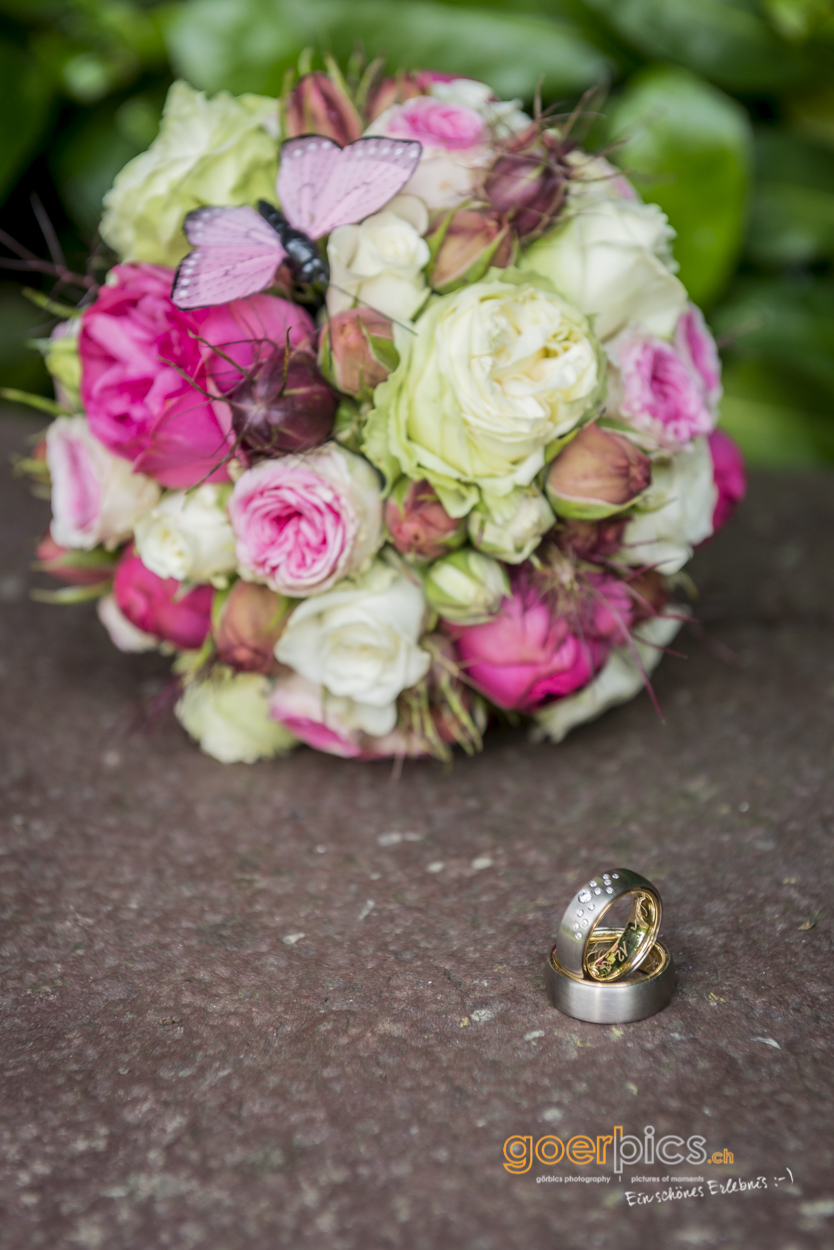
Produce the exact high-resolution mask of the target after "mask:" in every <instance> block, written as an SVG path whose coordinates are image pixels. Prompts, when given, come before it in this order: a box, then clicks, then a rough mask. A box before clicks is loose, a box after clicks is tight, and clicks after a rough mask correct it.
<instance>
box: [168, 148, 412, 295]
mask: <svg viewBox="0 0 834 1250" xmlns="http://www.w3.org/2000/svg"><path fill="white" fill-rule="evenodd" d="M421 152H422V148H421V146H420V144H419V143H414V142H412V141H411V140H405V139H403V140H400V139H387V138H383V137H381V136H378V135H371V136H368V137H367V138H364V139H357V140H356V142H355V143H350V144H348V146H347V147H345V148H340V147H339V145H338V143H334V142H333V140H332V139H325V138H322V136H321V135H302V136H301V137H300V138H298V139H288V140H287V141H286V143H284V144H283V146H282V148H281V164H280V167H279V170H278V181H277V184H276V189H277V192H278V199H279V200H280V202H281V206H282V210H283V211H279V210H278V209H277V208H273V207H272V205H271V204H267V203H266V202H265V201H263V200H262V201H260V202H259V204H258V209H259V211H256V210H255V209H254V208H248V207H244V208H214V207H206V208H197V209H195V210H194V211H193V212H191V213H189V214H188V216H187V217H186V219H185V225H184V229H185V233H186V236H187V238H188V241H189V243H191V244H192V245H193V250H192V251H191V252H190V253H189V254H188V256H186V258H185V260H184V261H183V262H182V264H181V265H180V267H179V269H178V270H177V274H176V277H175V278H174V286H173V290H172V293H171V298H172V299H173V301H174V303H175V304H176V305H177V307H178V308H184V309H188V308H200V307H203V306H204V305H207V304H225V303H228V302H229V301H230V300H234V299H243V298H244V297H245V296H247V295H255V294H256V293H257V292H258V291H263V290H264V289H265V288H266V287H268V286H270V284H271V283H272V281H273V278H274V276H275V271H276V269H277V268H278V266H279V265H280V264H282V263H283V262H285V261H286V262H287V263H288V264H289V267H290V269H291V271H292V273H293V276H294V277H295V278H296V279H297V280H298V281H299V282H304V283H309V284H311V285H314V286H315V285H318V286H323V285H326V283H327V281H328V278H329V271H328V267H327V262H326V261H325V259H324V258H323V257H322V255H321V253H320V251H319V249H318V247H317V245H316V242H315V240H317V239H321V238H324V236H325V235H328V234H330V232H331V231H332V230H335V229H337V227H339V226H347V225H352V224H353V223H354V222H357V221H362V220H363V218H365V217H369V216H370V215H371V214H372V213H376V212H378V211H379V209H381V208H382V207H383V206H384V205H385V204H387V203H388V201H389V200H391V199H393V197H394V196H395V195H396V194H397V193H398V192H399V191H401V190H402V188H403V187H404V186H405V184H406V182H408V180H409V178H410V177H411V175H412V174H413V172H414V170H415V169H416V167H417V162H418V161H419V159H420V154H421Z"/></svg>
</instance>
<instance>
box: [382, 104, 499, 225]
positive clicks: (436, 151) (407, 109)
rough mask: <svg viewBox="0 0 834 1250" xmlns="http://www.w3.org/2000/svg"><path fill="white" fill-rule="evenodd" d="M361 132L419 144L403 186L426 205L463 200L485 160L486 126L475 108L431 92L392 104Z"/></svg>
mask: <svg viewBox="0 0 834 1250" xmlns="http://www.w3.org/2000/svg"><path fill="white" fill-rule="evenodd" d="M367 133H368V134H381V135H388V136H389V137H390V138H392V139H416V140H417V141H418V142H419V143H422V145H423V155H422V156H421V157H420V163H419V165H418V166H417V168H416V170H415V171H414V173H413V174H412V175H411V177H410V178H409V180H408V182H407V183H406V184H405V186H404V187H403V191H404V192H406V193H408V194H410V195H418V196H419V197H420V199H422V200H423V201H424V202H425V203H426V204H427V205H428V207H429V208H430V209H447V208H456V207H457V205H458V204H462V203H463V201H464V200H467V199H469V198H470V196H471V195H472V193H473V192H474V190H475V186H476V184H477V182H478V180H479V178H480V177H481V174H482V171H483V169H484V168H485V167H486V166H487V165H488V164H489V161H490V159H491V148H490V135H489V128H488V126H487V124H486V122H485V121H484V119H483V118H482V117H481V115H480V113H478V112H476V110H475V109H473V108H470V107H469V106H468V105H466V104H451V103H446V102H445V101H443V100H435V99H432V97H431V96H425V95H420V96H415V97H414V99H411V100H406V102H405V103H404V104H394V105H392V106H391V107H390V108H388V109H386V110H385V112H384V113H382V114H381V115H380V116H379V117H377V119H376V120H375V121H374V122H373V124H372V125H371V126H370V127H369V130H368V131H367Z"/></svg>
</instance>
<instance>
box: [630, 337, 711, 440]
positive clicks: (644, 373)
mask: <svg viewBox="0 0 834 1250" xmlns="http://www.w3.org/2000/svg"><path fill="white" fill-rule="evenodd" d="M608 350H609V355H610V357H611V362H612V364H613V365H614V368H615V374H614V384H613V387H612V399H613V401H614V402H615V403H616V407H617V411H618V412H619V415H620V416H621V417H623V418H624V419H625V420H626V421H628V423H629V424H630V425H632V426H633V427H634V428H635V429H636V430H640V431H641V432H642V433H644V434H647V435H649V436H650V437H651V438H652V439H654V440H655V441H656V442H657V444H658V446H660V447H666V448H669V449H670V450H677V449H680V448H681V447H683V446H685V445H686V444H687V443H690V442H691V441H692V439H693V438H698V437H699V436H700V435H703V434H708V433H709V432H710V430H711V429H712V428H713V426H714V425H715V418H714V416H713V414H712V412H711V411H710V408H709V405H708V403H707V399H706V395H705V392H704V388H703V385H702V383H701V379H700V376H699V375H698V374H697V373H696V371H695V370H694V368H693V367H692V366H691V364H690V363H689V361H688V360H687V359H685V358H684V357H683V356H681V355H680V354H679V352H678V351H677V350H676V349H675V348H674V347H673V346H672V345H671V343H665V342H664V341H663V339H658V338H654V337H652V336H651V335H648V334H646V333H645V332H644V331H643V330H641V329H640V328H639V327H634V326H632V327H630V328H629V329H627V330H625V331H624V332H623V333H622V334H620V335H618V336H617V338H616V339H614V341H613V342H612V343H611V344H610V345H609V349H608Z"/></svg>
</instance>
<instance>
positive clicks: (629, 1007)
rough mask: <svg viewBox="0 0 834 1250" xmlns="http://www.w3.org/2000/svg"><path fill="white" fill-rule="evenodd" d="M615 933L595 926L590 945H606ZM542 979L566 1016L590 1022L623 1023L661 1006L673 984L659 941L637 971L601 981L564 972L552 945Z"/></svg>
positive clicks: (666, 955) (669, 958) (672, 967)
mask: <svg viewBox="0 0 834 1250" xmlns="http://www.w3.org/2000/svg"><path fill="white" fill-rule="evenodd" d="M618 933H619V930H617V929H603V930H598V931H597V934H596V935H595V936H594V938H593V939H592V943H591V945H592V946H597V945H600V946H603V945H606V944H608V943H609V942H610V941H611V940H612V939H614V938H616V937H617V935H618ZM545 981H546V983H547V993H548V996H549V998H550V1001H551V1003H552V1004H553V1006H554V1007H557V1008H558V1009H559V1011H561V1012H563V1013H564V1014H565V1015H566V1016H573V1018H574V1019H575V1020H588V1021H590V1023H591V1024H626V1023H628V1022H629V1021H631V1020H644V1019H645V1018H646V1016H653V1015H655V1014H656V1013H657V1012H658V1011H662V1010H663V1008H664V1007H665V1006H666V1004H667V1003H668V1002H669V999H670V998H671V997H672V991H673V990H674V988H675V965H674V963H673V961H672V956H671V955H670V954H669V951H668V950H667V948H666V947H665V946H664V945H663V943H662V942H655V944H654V945H653V946H652V948H651V950H650V952H649V954H648V956H647V957H646V959H645V960H644V962H643V966H642V968H641V969H640V971H639V972H636V973H634V975H633V976H630V977H628V978H626V979H625V980H623V981H609V982H608V984H605V983H603V982H601V981H590V980H588V979H587V978H584V977H578V976H576V975H575V974H571V973H569V972H566V971H565V969H564V968H563V967H561V965H560V963H559V959H558V957H557V954H556V947H555V946H554V948H553V950H552V951H551V952H550V958H549V959H548V961H547V964H546V965H545Z"/></svg>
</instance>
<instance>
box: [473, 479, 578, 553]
mask: <svg viewBox="0 0 834 1250" xmlns="http://www.w3.org/2000/svg"><path fill="white" fill-rule="evenodd" d="M555 524H556V517H555V516H554V515H553V509H552V508H551V506H550V504H549V503H548V502H547V500H546V499H545V497H544V495H543V494H542V493H541V491H540V490H537V489H536V487H535V486H528V487H527V489H526V490H518V491H514V492H513V494H512V495H506V496H505V497H503V498H491V499H490V500H489V505H487V504H479V505H478V506H477V507H476V508H473V509H472V511H471V512H470V513H469V521H468V528H469V537H470V538H471V539H472V542H473V543H474V544H475V546H476V547H477V548H478V550H479V551H483V552H485V553H486V554H487V555H489V556H495V557H496V559H498V560H504V561H505V562H506V563H507V564H521V562H522V560H526V559H527V557H528V556H529V555H531V554H532V553H533V552H534V551H535V549H536V547H538V545H539V543H540V541H541V539H542V535H543V534H546V533H547V531H548V530H549V529H552V527H553V526H554V525H555Z"/></svg>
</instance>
